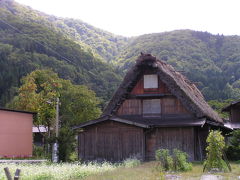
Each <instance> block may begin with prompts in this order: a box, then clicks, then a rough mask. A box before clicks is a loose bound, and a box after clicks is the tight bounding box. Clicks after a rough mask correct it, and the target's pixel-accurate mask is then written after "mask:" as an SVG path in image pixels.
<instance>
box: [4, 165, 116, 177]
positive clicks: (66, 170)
mask: <svg viewBox="0 0 240 180" xmlns="http://www.w3.org/2000/svg"><path fill="white" fill-rule="evenodd" d="M5 167H8V168H9V170H10V172H11V174H12V176H13V174H14V173H15V170H16V169H17V168H18V169H21V174H20V179H21V180H52V179H53V180H55V179H64V180H70V179H82V178H84V177H86V176H89V175H93V174H96V173H103V172H106V171H112V170H114V169H116V168H117V167H118V165H113V164H110V163H102V164H98V163H90V164H80V163H62V164H50V163H42V164H0V180H5V179H6V176H5V173H4V168H5Z"/></svg>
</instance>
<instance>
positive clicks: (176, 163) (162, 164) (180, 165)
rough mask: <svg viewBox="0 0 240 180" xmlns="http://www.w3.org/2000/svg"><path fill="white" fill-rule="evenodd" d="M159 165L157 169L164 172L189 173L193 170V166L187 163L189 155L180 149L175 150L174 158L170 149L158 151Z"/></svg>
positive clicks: (156, 153) (156, 155) (156, 154)
mask: <svg viewBox="0 0 240 180" xmlns="http://www.w3.org/2000/svg"><path fill="white" fill-rule="evenodd" d="M155 157H156V160H157V161H158V165H157V167H156V169H157V170H158V171H160V172H162V171H171V170H172V171H188V170H191V169H192V164H191V163H189V162H187V153H185V152H183V151H180V150H178V149H174V150H173V156H171V155H170V154H169V150H168V149H158V150H156V152H155Z"/></svg>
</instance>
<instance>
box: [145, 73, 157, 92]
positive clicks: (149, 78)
mask: <svg viewBox="0 0 240 180" xmlns="http://www.w3.org/2000/svg"><path fill="white" fill-rule="evenodd" d="M148 88H158V76H157V74H151V75H144V89H148Z"/></svg>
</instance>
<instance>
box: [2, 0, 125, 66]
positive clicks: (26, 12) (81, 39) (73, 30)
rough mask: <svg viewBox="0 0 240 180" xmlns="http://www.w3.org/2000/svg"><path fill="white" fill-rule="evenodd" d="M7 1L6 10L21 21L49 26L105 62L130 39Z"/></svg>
mask: <svg viewBox="0 0 240 180" xmlns="http://www.w3.org/2000/svg"><path fill="white" fill-rule="evenodd" d="M3 1H5V4H8V5H7V6H6V5H5V8H7V9H8V10H9V11H11V12H12V13H13V14H14V15H17V16H18V17H20V18H21V19H24V20H25V21H29V22H35V23H38V24H42V25H44V26H47V27H48V28H50V29H52V30H54V31H57V32H59V33H62V34H64V36H65V37H68V38H70V39H72V40H73V41H75V42H76V43H79V44H80V45H81V46H84V47H85V48H86V49H88V51H93V53H94V54H97V55H99V57H101V58H102V59H103V60H104V61H107V62H109V61H111V60H113V59H114V57H115V56H117V55H118V53H119V52H120V51H121V49H122V48H123V47H124V46H125V45H126V44H127V42H128V38H126V37H123V36H117V35H114V34H112V33H110V32H107V31H104V30H101V29H99V28H96V27H93V26H91V25H89V24H87V23H85V22H83V21H81V20H77V19H71V18H59V17H56V16H52V15H48V14H45V13H42V12H39V11H36V10H33V9H32V8H30V7H27V6H23V5H20V4H18V3H16V2H14V1H12V0H3ZM2 4H3V3H2Z"/></svg>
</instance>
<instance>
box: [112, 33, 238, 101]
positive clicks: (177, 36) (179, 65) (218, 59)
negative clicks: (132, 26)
mask: <svg viewBox="0 0 240 180" xmlns="http://www.w3.org/2000/svg"><path fill="white" fill-rule="evenodd" d="M239 51H240V37H239V36H222V35H212V34H210V33H207V32H198V31H191V30H177V31H171V32H164V33H154V34H146V35H142V36H138V37H136V38H134V39H132V40H131V41H130V42H129V43H128V44H127V46H126V47H125V48H124V50H123V51H122V52H121V54H120V55H119V56H118V57H117V58H116V60H118V64H120V65H119V66H118V68H119V72H126V70H127V69H129V67H131V66H132V65H133V63H134V62H135V59H136V58H137V57H138V56H139V55H140V52H144V53H151V54H152V55H154V56H156V57H157V58H160V59H162V60H163V61H166V62H167V63H169V64H171V65H172V66H174V67H175V69H176V70H178V71H183V74H184V75H186V76H187V77H188V78H189V79H190V80H191V81H192V82H194V83H196V85H197V86H198V88H199V89H200V90H201V92H202V93H203V95H204V96H205V98H206V99H207V100H214V99H218V100H219V99H238V98H240V89H239V88H238V86H239V79H240V53H239Z"/></svg>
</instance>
